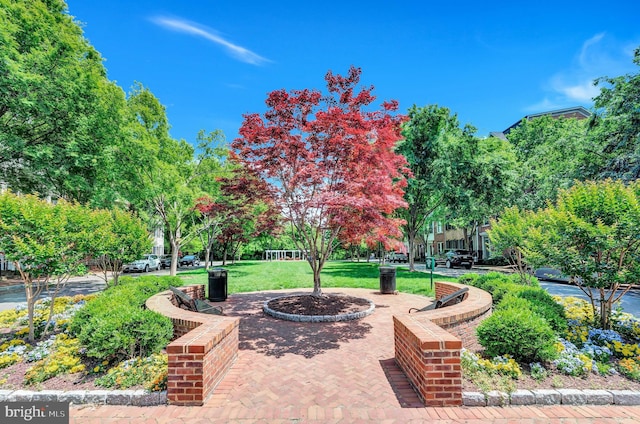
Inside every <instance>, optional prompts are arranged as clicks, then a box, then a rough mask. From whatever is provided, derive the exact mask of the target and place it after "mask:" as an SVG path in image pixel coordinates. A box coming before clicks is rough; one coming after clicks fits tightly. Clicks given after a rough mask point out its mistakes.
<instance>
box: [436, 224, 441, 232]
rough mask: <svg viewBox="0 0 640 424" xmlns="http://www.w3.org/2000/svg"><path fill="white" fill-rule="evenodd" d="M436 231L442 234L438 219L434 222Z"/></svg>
mask: <svg viewBox="0 0 640 424" xmlns="http://www.w3.org/2000/svg"><path fill="white" fill-rule="evenodd" d="M436 232H437V233H438V234H442V222H440V221H438V222H436Z"/></svg>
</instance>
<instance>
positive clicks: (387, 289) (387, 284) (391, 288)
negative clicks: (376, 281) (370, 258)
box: [380, 266, 396, 294]
mask: <svg viewBox="0 0 640 424" xmlns="http://www.w3.org/2000/svg"><path fill="white" fill-rule="evenodd" d="M395 292H396V269H395V268H394V267H392V266H381V267H380V293H382V294H394V293H395Z"/></svg>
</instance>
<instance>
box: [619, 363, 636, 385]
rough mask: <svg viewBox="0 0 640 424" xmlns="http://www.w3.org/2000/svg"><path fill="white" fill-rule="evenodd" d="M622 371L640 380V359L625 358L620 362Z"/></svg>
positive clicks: (633, 378) (631, 377)
mask: <svg viewBox="0 0 640 424" xmlns="http://www.w3.org/2000/svg"><path fill="white" fill-rule="evenodd" d="M618 369H619V370H620V373H621V374H623V375H625V376H627V377H628V378H630V379H632V380H640V363H639V362H638V359H637V358H636V359H632V358H625V359H621V360H620V361H619V362H618Z"/></svg>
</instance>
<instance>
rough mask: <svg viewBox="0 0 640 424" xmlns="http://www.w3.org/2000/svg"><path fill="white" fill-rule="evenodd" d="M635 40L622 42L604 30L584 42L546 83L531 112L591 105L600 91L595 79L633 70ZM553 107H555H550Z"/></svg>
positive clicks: (531, 107) (529, 108)
mask: <svg viewBox="0 0 640 424" xmlns="http://www.w3.org/2000/svg"><path fill="white" fill-rule="evenodd" d="M632 45H637V43H632V42H629V41H627V42H620V41H618V40H616V39H615V38H614V37H612V36H610V35H608V34H607V33H604V32H601V33H598V34H595V35H594V36H593V37H591V38H589V39H588V40H586V41H584V42H583V43H582V46H581V48H580V50H579V51H577V52H576V54H575V56H574V59H573V61H572V63H571V64H570V65H569V66H568V67H567V68H566V69H563V70H560V71H558V72H557V73H555V74H554V75H552V76H551V77H549V79H548V80H547V83H546V84H545V87H544V90H545V91H546V94H545V98H544V100H542V101H540V102H537V103H536V104H534V105H530V106H528V107H527V108H526V110H528V111H541V110H551V109H553V108H556V109H559V108H563V107H569V106H576V105H589V104H591V103H592V101H593V98H594V97H595V96H597V95H598V94H599V93H600V88H599V87H596V86H594V85H593V83H594V81H595V80H596V79H598V78H600V77H603V76H611V77H613V76H618V75H623V74H625V73H628V72H631V71H632V70H633V66H634V65H633V63H632V60H631V58H632V57H633V49H632V48H630V47H629V46H632ZM548 106H553V107H548Z"/></svg>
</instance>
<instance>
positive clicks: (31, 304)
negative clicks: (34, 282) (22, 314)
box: [24, 281, 36, 343]
mask: <svg viewBox="0 0 640 424" xmlns="http://www.w3.org/2000/svg"><path fill="white" fill-rule="evenodd" d="M24 289H25V295H26V297H27V317H28V318H29V339H28V340H29V342H31V343H33V342H34V341H35V339H36V336H35V331H34V328H33V312H34V309H35V300H34V298H33V287H32V286H31V282H30V281H25V282H24Z"/></svg>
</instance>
